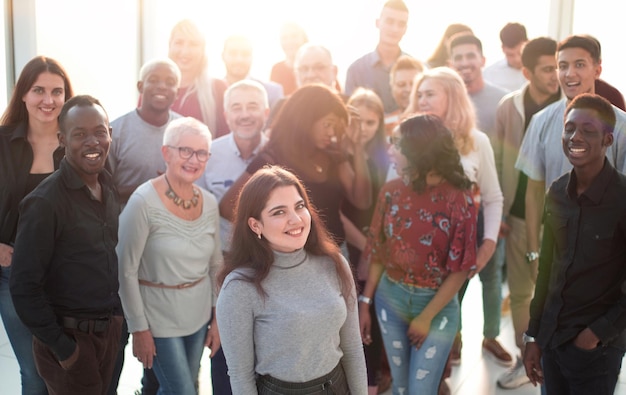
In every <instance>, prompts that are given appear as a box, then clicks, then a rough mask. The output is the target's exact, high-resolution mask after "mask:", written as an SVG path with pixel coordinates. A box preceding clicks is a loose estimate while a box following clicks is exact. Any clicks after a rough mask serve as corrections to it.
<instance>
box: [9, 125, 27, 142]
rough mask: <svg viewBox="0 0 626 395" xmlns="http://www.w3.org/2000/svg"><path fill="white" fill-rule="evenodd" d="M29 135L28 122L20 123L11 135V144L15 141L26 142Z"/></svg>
mask: <svg viewBox="0 0 626 395" xmlns="http://www.w3.org/2000/svg"><path fill="white" fill-rule="evenodd" d="M27 134H28V124H27V123H26V122H20V123H19V124H17V126H16V127H15V129H13V133H12V135H11V142H13V141H15V140H18V139H19V140H24V141H26V139H27Z"/></svg>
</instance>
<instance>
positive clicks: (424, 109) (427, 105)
mask: <svg viewBox="0 0 626 395" xmlns="http://www.w3.org/2000/svg"><path fill="white" fill-rule="evenodd" d="M416 102H417V111H418V112H420V113H424V114H432V115H436V116H438V117H439V118H441V119H446V114H447V112H448V95H446V92H445V90H444V89H443V86H442V85H441V84H440V83H439V82H438V81H436V80H434V79H432V78H425V79H423V80H422V82H421V84H420V86H419V87H418V88H417V92H416Z"/></svg>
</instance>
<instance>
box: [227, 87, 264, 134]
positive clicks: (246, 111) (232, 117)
mask: <svg viewBox="0 0 626 395" xmlns="http://www.w3.org/2000/svg"><path fill="white" fill-rule="evenodd" d="M226 106H227V107H226V111H225V112H224V115H225V116H226V123H227V124H228V127H229V128H230V130H231V131H232V132H233V133H234V136H235V138H238V139H242V140H252V139H259V140H260V138H261V131H263V128H264V127H265V122H266V121H267V116H268V115H269V109H268V108H266V107H265V100H264V98H263V94H262V93H261V92H259V91H257V90H256V89H251V88H240V89H234V90H233V91H232V92H231V93H230V95H229V96H228V103H226Z"/></svg>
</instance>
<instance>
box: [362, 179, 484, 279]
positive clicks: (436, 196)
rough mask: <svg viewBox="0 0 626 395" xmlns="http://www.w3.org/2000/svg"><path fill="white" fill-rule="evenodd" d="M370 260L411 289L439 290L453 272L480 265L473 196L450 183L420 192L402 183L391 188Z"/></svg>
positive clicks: (374, 228) (373, 232)
mask: <svg viewBox="0 0 626 395" xmlns="http://www.w3.org/2000/svg"><path fill="white" fill-rule="evenodd" d="M364 256H370V259H371V262H372V263H374V262H376V263H382V264H383V265H385V270H386V271H387V275H388V276H389V277H390V278H392V279H394V280H396V281H400V282H403V283H406V284H411V285H415V286H418V287H422V288H432V289H437V288H439V286H440V285H441V284H442V283H443V280H445V278H446V277H447V276H448V274H449V273H451V272H458V271H463V270H471V269H474V268H475V266H476V208H475V207H474V204H473V201H472V197H471V195H470V193H469V191H462V190H459V189H457V188H455V187H453V186H452V185H450V184H449V183H447V182H445V181H444V182H442V183H441V184H439V185H436V186H429V187H427V188H426V190H425V191H424V192H423V193H421V194H420V193H417V192H415V191H414V190H412V189H411V187H408V186H406V185H405V184H404V182H403V181H402V180H401V179H399V178H398V179H395V180H392V181H390V182H388V183H386V184H385V185H384V186H383V188H382V190H381V191H380V194H379V195H378V202H377V204H376V209H375V211H374V217H373V218H372V224H371V226H370V234H369V237H368V240H367V245H366V247H365V251H364Z"/></svg>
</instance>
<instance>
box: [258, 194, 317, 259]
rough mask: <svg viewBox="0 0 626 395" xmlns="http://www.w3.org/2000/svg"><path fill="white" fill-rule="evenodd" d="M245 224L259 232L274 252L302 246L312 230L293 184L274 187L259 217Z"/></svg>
mask: <svg viewBox="0 0 626 395" xmlns="http://www.w3.org/2000/svg"><path fill="white" fill-rule="evenodd" d="M248 226H249V227H250V229H252V231H253V232H254V233H256V234H261V235H262V237H263V238H265V239H266V240H267V242H268V244H269V246H270V248H271V249H272V250H274V251H278V252H293V251H296V250H299V249H301V248H303V247H304V245H305V244H306V241H307V239H308V237H309V233H310V232H311V213H310V212H309V210H308V208H307V207H306V206H305V203H304V199H302V196H300V194H299V193H298V189H297V188H296V187H295V186H294V185H289V186H281V187H278V188H276V189H274V190H273V191H272V192H271V193H270V196H269V199H268V200H267V203H266V204H265V207H264V208H263V210H262V211H261V215H260V218H259V219H256V218H249V219H248Z"/></svg>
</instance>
